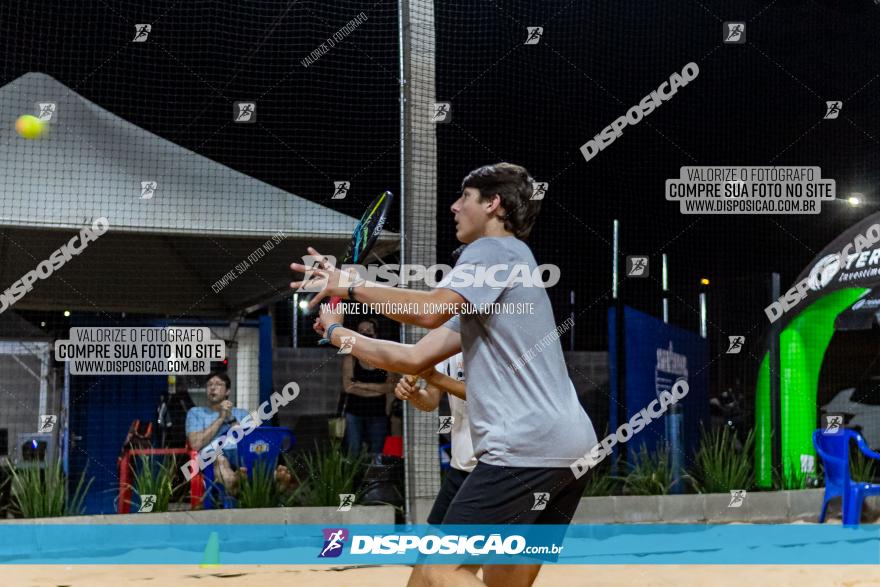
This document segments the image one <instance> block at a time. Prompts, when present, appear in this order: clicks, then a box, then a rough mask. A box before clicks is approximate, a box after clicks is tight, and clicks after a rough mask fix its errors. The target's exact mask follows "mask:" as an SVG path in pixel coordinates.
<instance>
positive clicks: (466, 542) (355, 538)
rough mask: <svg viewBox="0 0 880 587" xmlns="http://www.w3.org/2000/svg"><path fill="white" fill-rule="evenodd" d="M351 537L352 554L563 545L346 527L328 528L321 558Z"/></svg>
mask: <svg viewBox="0 0 880 587" xmlns="http://www.w3.org/2000/svg"><path fill="white" fill-rule="evenodd" d="M347 538H350V539H351V540H350V542H351V546H350V549H349V552H350V554H353V555H354V554H370V555H406V554H409V553H411V552H415V553H418V554H420V555H432V554H433V555H472V556H480V555H518V554H559V553H560V552H562V549H563V546H557V545H556V544H551V545H549V546H529V545H528V544H527V541H526V538H525V537H524V536H522V535H519V534H511V535H508V536H502V535H501V534H495V533H493V534H488V535H487V534H474V535H465V534H448V535H444V536H436V535H431V534H429V535H425V536H419V535H416V534H385V535H363V534H352V535H351V536H349V535H348V532H347V531H346V530H345V529H343V528H334V529H325V530H324V546H323V547H322V550H321V553H320V554H319V555H318V556H319V558H328V557H337V556H339V555H340V554H341V553H342V551H343V545H344V543H345V541H346V539H347Z"/></svg>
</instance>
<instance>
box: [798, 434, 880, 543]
mask: <svg viewBox="0 0 880 587" xmlns="http://www.w3.org/2000/svg"><path fill="white" fill-rule="evenodd" d="M851 440H855V441H856V445H857V446H858V447H859V450H860V451H862V454H864V455H865V456H867V457H870V458H872V459H878V460H880V453H876V452H874V451H873V450H871V448H870V447H869V446H868V443H867V442H865V439H864V438H862V435H861V434H859V433H858V432H856V431H855V430H849V429H846V428H843V429H841V430H840V431H839V432H835V433H826V432H824V431H822V430H821V429H820V430H816V431H814V432H813V446H814V447H815V448H816V452H817V453H818V455H819V457H820V458H821V459H822V464H823V465H824V468H825V496H824V498H823V499H822V511H821V512H820V513H819V523H820V524H822V523H824V522H825V512H826V510H827V509H828V502H830V501H831V500H832V499H834V498H835V497H840V498H841V502H842V509H843V525H844V526H858V525H859V521H860V520H861V517H862V502H864V501H865V498H866V497H868V496H870V495H880V484H876V483H865V482H860V481H853V480H852V477H850V471H849V443H850V441H851Z"/></svg>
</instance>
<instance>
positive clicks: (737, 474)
mask: <svg viewBox="0 0 880 587" xmlns="http://www.w3.org/2000/svg"><path fill="white" fill-rule="evenodd" d="M735 434H736V433H735V432H734V431H732V430H731V429H730V428H727V427H726V426H725V427H722V428H715V429H713V430H710V431H709V432H706V430H705V429H704V430H702V437H701V438H700V447H699V449H698V450H697V454H696V456H695V458H694V461H695V465H696V466H695V467H694V469H693V470H689V471H688V474H687V475H686V476H685V478H686V479H687V480H688V481H689V482H690V484H691V485H692V486H693V488H694V490H695V491H696V492H697V493H727V492H728V491H730V490H732V489H751V488H752V486H753V485H754V472H753V469H752V460H751V453H752V445H753V444H754V440H755V435H754V431H749V434H748V436H746V440H745V442H744V443H743V446H742V448H741V449H737V448H736V436H735Z"/></svg>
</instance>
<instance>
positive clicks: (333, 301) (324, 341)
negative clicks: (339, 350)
mask: <svg viewBox="0 0 880 587" xmlns="http://www.w3.org/2000/svg"><path fill="white" fill-rule="evenodd" d="M341 301H342V298H341V297H339V296H333V297H331V298H330V307H331V308H334V309H335V308H336V306H338V305H339V302H341ZM318 344H319V345H325V344H330V339H329V338H322V339H321V340H319V341H318Z"/></svg>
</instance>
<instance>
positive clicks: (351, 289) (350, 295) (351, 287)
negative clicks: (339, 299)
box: [348, 283, 355, 301]
mask: <svg viewBox="0 0 880 587" xmlns="http://www.w3.org/2000/svg"><path fill="white" fill-rule="evenodd" d="M348 299H350V300H352V301H355V300H354V284H353V283H352V284H351V285H349V286H348Z"/></svg>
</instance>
